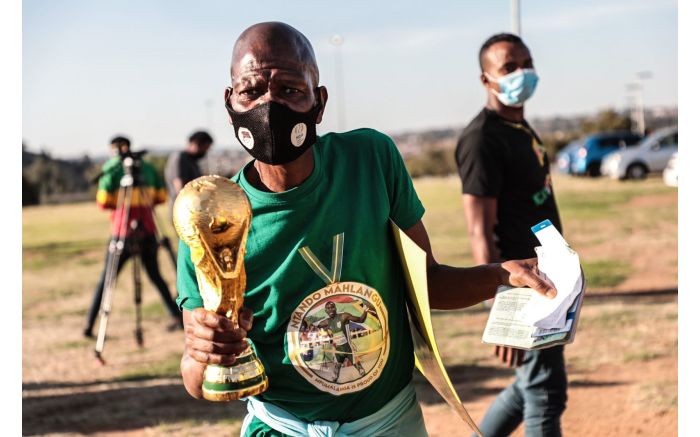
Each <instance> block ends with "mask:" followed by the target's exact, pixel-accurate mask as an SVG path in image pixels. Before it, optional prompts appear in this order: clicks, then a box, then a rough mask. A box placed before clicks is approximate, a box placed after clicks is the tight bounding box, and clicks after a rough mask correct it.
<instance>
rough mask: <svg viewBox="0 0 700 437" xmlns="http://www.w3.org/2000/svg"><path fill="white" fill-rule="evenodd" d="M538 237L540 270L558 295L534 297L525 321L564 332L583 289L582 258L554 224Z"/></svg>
mask: <svg viewBox="0 0 700 437" xmlns="http://www.w3.org/2000/svg"><path fill="white" fill-rule="evenodd" d="M546 223H549V221H546ZM538 226H540V225H538ZM533 230H534V229H533ZM535 236H536V237H537V239H538V240H539V241H540V243H541V244H542V246H540V247H537V248H535V252H536V253H537V260H538V268H539V270H540V273H541V274H543V275H544V276H545V277H546V278H547V279H548V280H549V281H551V282H552V283H553V284H554V287H555V288H556V289H557V295H556V297H555V298H554V299H550V298H547V297H545V296H542V295H540V294H535V295H534V296H533V297H532V299H530V300H529V301H528V302H527V304H526V305H525V306H524V307H523V311H522V317H523V319H522V320H523V321H524V322H525V323H528V324H531V325H534V326H536V327H538V328H542V329H563V328H565V327H566V313H567V311H568V310H569V308H570V307H571V304H573V302H574V300H575V299H576V297H577V296H578V294H579V293H580V292H581V289H582V288H583V277H582V275H581V265H580V263H579V257H578V254H577V253H576V252H574V251H573V250H571V248H570V247H569V246H568V244H566V241H565V240H564V238H563V237H562V236H561V234H560V233H559V231H557V229H556V228H555V227H554V226H552V225H551V223H549V224H548V225H545V226H544V227H542V228H541V229H540V230H537V231H536V232H535Z"/></svg>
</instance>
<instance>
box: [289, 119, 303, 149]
mask: <svg viewBox="0 0 700 437" xmlns="http://www.w3.org/2000/svg"><path fill="white" fill-rule="evenodd" d="M291 139H292V144H293V145H294V147H301V145H302V144H304V140H305V139H306V125H305V124H304V123H297V124H296V126H294V127H293V128H292V136H291Z"/></svg>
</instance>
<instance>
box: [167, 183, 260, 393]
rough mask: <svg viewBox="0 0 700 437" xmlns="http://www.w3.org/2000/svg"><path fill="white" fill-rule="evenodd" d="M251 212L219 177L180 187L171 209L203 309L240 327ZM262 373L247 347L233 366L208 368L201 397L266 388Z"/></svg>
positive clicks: (245, 200) (235, 187)
mask: <svg viewBox="0 0 700 437" xmlns="http://www.w3.org/2000/svg"><path fill="white" fill-rule="evenodd" d="M251 217H252V211H251V208H250V203H249V202H248V198H247V197H246V195H245V193H244V192H243V190H242V189H241V188H240V187H239V186H238V185H236V184H235V183H234V182H232V181H230V180H229V179H226V178H224V177H221V176H202V177H200V178H197V179H195V180H193V181H191V182H189V183H188V184H187V185H185V186H184V188H183V189H182V191H180V194H178V196H177V199H176V200H175V205H174V207H173V222H174V224H175V229H176V230H177V233H178V235H179V236H180V238H181V239H182V241H184V242H185V244H187V245H188V246H189V247H190V252H191V253H190V255H191V259H192V263H193V264H194V268H195V273H196V275H197V285H198V286H199V293H200V295H201V296H202V300H203V301H204V308H205V309H207V310H209V311H214V312H216V313H217V314H220V315H223V316H226V317H228V318H230V319H231V320H232V321H233V323H234V325H236V326H238V311H239V310H240V309H241V307H242V306H243V293H244V292H245V287H246V275H245V268H244V266H243V256H244V254H245V245H246V239H247V237H248V229H249V227H250V220H251ZM267 385H268V381H267V376H266V375H265V369H264V367H263V365H262V363H261V362H260V360H259V359H258V357H257V356H256V355H255V352H254V351H253V349H252V348H251V347H248V349H247V350H246V351H245V352H243V353H242V354H241V355H239V356H238V357H237V359H236V362H235V363H234V364H233V365H231V366H219V365H213V364H209V365H207V368H206V370H205V372H204V383H203V384H202V392H203V394H204V398H205V399H207V400H210V401H230V400H235V399H241V398H245V397H247V396H253V395H257V394H259V393H262V392H263V391H265V390H266V389H267Z"/></svg>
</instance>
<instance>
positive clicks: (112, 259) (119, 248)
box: [95, 240, 124, 364]
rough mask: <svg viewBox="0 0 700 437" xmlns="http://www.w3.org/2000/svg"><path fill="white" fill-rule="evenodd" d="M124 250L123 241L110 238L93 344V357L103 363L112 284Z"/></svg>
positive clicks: (112, 289) (115, 278)
mask: <svg viewBox="0 0 700 437" xmlns="http://www.w3.org/2000/svg"><path fill="white" fill-rule="evenodd" d="M123 250H124V241H122V240H116V241H115V240H112V241H111V242H110V243H109V261H108V263H107V270H106V273H105V282H104V288H103V289H102V303H101V305H100V327H99V330H98V333H97V342H96V344H95V357H96V358H97V360H98V361H99V362H100V364H104V360H103V359H102V351H103V350H104V345H105V338H106V336H107V323H108V321H109V314H110V312H111V310H112V296H113V291H114V284H115V282H116V280H117V273H118V271H119V264H120V263H121V262H122V260H121V255H122V252H123Z"/></svg>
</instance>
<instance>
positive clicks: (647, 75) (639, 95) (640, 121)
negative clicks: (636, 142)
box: [627, 71, 652, 135]
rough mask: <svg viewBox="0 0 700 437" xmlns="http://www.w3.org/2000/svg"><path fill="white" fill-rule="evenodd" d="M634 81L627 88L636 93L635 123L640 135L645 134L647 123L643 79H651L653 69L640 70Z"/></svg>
mask: <svg viewBox="0 0 700 437" xmlns="http://www.w3.org/2000/svg"><path fill="white" fill-rule="evenodd" d="M634 76H635V79H634V82H632V83H628V84H627V90H628V91H631V92H632V93H634V96H635V100H636V103H637V105H636V106H637V107H636V108H635V124H636V125H637V132H638V133H639V134H640V135H644V132H645V131H646V123H645V120H644V95H643V91H644V87H643V85H642V81H643V80H645V79H651V77H652V74H651V71H639V72H637V73H636V74H635V75H634Z"/></svg>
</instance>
